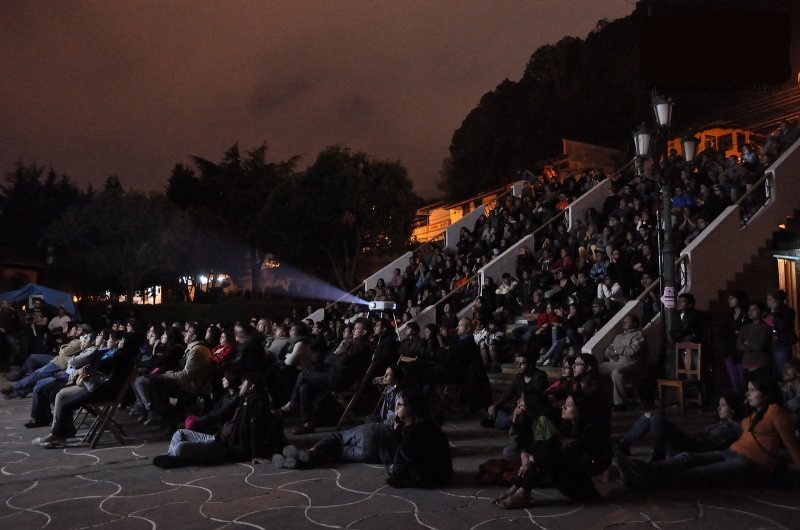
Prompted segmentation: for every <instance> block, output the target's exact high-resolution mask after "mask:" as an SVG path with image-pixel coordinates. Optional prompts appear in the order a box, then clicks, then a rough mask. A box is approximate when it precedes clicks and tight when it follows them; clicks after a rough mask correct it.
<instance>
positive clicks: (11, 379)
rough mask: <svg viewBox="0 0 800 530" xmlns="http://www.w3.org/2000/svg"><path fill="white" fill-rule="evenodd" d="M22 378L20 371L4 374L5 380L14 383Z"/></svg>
mask: <svg viewBox="0 0 800 530" xmlns="http://www.w3.org/2000/svg"><path fill="white" fill-rule="evenodd" d="M20 379H22V372H11V373H8V374H6V381H9V382H11V383H14V382H16V381H19V380H20Z"/></svg>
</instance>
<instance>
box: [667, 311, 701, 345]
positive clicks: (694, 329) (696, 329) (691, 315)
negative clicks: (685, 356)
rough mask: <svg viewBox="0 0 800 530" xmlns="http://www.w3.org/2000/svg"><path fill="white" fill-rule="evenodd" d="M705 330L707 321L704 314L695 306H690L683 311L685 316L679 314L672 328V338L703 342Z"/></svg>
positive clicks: (679, 340)
mask: <svg viewBox="0 0 800 530" xmlns="http://www.w3.org/2000/svg"><path fill="white" fill-rule="evenodd" d="M704 332H705V322H704V318H703V315H702V314H701V313H700V311H698V310H697V309H694V308H689V309H687V310H686V311H684V312H683V316H681V315H680V314H678V318H677V319H675V323H674V324H673V330H672V333H671V334H672V338H673V339H674V340H675V342H698V343H701V342H703V337H704V334H705V333H704Z"/></svg>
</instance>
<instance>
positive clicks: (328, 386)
mask: <svg viewBox="0 0 800 530" xmlns="http://www.w3.org/2000/svg"><path fill="white" fill-rule="evenodd" d="M330 390H333V381H332V380H331V376H330V374H328V373H327V372H301V373H300V375H299V376H297V381H296V382H295V384H294V389H293V390H292V398H291V402H292V404H294V405H299V406H300V419H301V420H302V421H303V422H305V423H310V422H313V421H314V413H315V412H316V401H317V400H316V397H317V396H318V395H319V394H320V393H321V392H326V391H330Z"/></svg>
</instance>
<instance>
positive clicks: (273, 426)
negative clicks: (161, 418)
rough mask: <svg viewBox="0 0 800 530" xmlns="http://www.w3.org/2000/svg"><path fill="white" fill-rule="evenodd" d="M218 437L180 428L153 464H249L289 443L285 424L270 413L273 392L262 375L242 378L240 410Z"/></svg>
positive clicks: (232, 413) (224, 420)
mask: <svg viewBox="0 0 800 530" xmlns="http://www.w3.org/2000/svg"><path fill="white" fill-rule="evenodd" d="M226 412H227V413H228V416H227V417H222V416H221V417H220V418H218V420H219V421H220V422H222V423H221V425H220V427H219V429H218V430H217V431H216V432H215V434H205V433H202V432H196V431H192V430H189V429H180V430H178V431H176V432H175V433H174V434H173V435H172V439H171V441H170V444H169V449H167V454H164V455H158V456H156V457H155V458H153V465H155V466H157V467H160V468H162V469H169V468H175V467H182V466H190V465H201V464H218V463H224V462H247V461H251V460H253V459H256V458H266V457H268V456H269V455H271V454H272V453H274V452H275V451H277V450H280V449H281V448H282V447H283V446H284V445H285V444H286V439H285V437H284V436H283V423H282V422H281V421H280V419H277V418H275V417H274V416H273V415H272V414H270V406H269V393H268V392H267V390H266V388H264V385H263V383H262V382H261V376H260V375H258V374H253V373H248V374H244V375H243V377H242V383H241V385H240V386H239V391H238V399H237V405H236V407H234V408H233V410H231V408H226Z"/></svg>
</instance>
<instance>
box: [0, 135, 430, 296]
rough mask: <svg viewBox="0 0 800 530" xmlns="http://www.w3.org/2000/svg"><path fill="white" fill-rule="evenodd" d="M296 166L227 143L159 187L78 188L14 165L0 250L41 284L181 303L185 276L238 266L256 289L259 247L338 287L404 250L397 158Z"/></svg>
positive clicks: (411, 204)
mask: <svg viewBox="0 0 800 530" xmlns="http://www.w3.org/2000/svg"><path fill="white" fill-rule="evenodd" d="M297 163H298V158H297V157H294V158H291V159H289V160H286V161H277V162H273V161H270V160H269V158H268V149H267V145H266V144H263V145H261V146H258V147H257V148H255V149H253V150H250V151H247V152H245V153H241V152H240V149H239V147H238V145H234V146H232V147H231V148H230V149H228V150H227V151H226V152H225V153H224V155H223V156H222V159H221V160H220V161H219V162H214V161H210V160H206V159H203V158H200V157H192V159H191V165H184V164H177V165H176V166H175V167H174V168H173V170H172V173H171V176H170V178H169V180H168V182H167V185H166V190H165V193H158V192H150V193H143V192H138V191H131V190H125V189H124V188H123V186H122V184H121V182H120V181H119V179H118V178H116V177H114V176H112V177H109V178H108V179H107V180H106V182H105V185H104V187H103V189H102V190H101V191H99V192H95V191H94V190H93V189H92V188H91V186H90V187H89V188H88V189H87V190H81V189H80V188H79V187H78V186H76V185H75V183H74V182H73V181H72V180H71V179H70V178H69V177H68V176H66V175H59V174H57V173H56V172H55V171H54V170H53V169H49V170H46V169H44V168H42V167H38V166H36V165H35V164H30V165H25V164H22V163H19V164H17V166H16V167H15V168H14V169H13V170H12V171H10V172H8V173H7V174H6V179H5V184H4V185H2V187H0V242H1V243H0V252H3V253H4V254H5V256H4V257H5V258H6V259H8V256H9V255H10V254H14V255H19V256H22V257H24V261H27V262H29V263H38V264H41V265H44V264H45V263H46V262H48V261H49V263H48V264H47V267H46V269H45V277H46V279H47V281H48V283H49V284H51V285H54V286H60V287H63V288H68V289H71V290H73V291H74V292H77V293H80V294H98V293H102V292H103V291H107V290H108V291H111V292H112V293H120V294H126V295H128V296H129V297H130V296H131V295H132V294H133V293H134V292H135V291H137V290H139V289H142V288H144V287H146V286H150V285H162V286H164V287H165V288H167V289H172V290H174V291H175V292H178V293H182V294H183V297H184V299H188V281H187V279H188V278H193V279H194V280H193V281H195V282H196V281H197V278H198V276H199V275H201V274H208V273H221V272H225V273H228V274H230V275H231V276H234V277H241V276H242V274H243V273H245V272H246V271H249V272H250V274H251V278H250V282H246V283H245V285H244V287H245V288H247V289H249V288H251V286H252V287H253V288H254V289H255V290H258V289H259V288H260V287H259V286H260V276H261V273H260V265H261V263H262V261H263V260H264V258H265V256H266V255H267V254H271V255H274V256H275V257H276V258H277V260H278V261H285V262H286V263H288V264H291V265H293V266H295V267H298V268H300V269H304V270H306V271H307V272H310V273H312V274H314V275H317V276H320V277H322V278H325V279H327V280H331V281H335V282H337V283H339V285H341V286H342V287H345V288H348V289H349V288H350V287H352V286H353V284H355V282H356V280H358V279H360V278H358V275H357V273H358V271H359V265H360V263H361V261H362V260H363V258H364V257H365V256H369V255H374V254H387V253H388V254H392V253H395V252H397V251H399V250H401V249H404V248H405V245H406V244H407V241H408V239H409V236H410V234H411V227H412V223H413V219H414V214H415V211H416V208H417V207H418V206H419V199H418V197H417V196H416V195H415V194H414V192H413V190H412V185H411V181H410V180H409V179H408V177H407V175H406V170H405V168H403V167H402V165H400V163H399V162H390V161H381V160H374V159H372V158H370V157H369V156H367V155H366V154H364V153H360V152H351V151H350V150H348V149H343V148H340V147H330V148H328V149H326V150H324V151H322V152H321V153H320V154H319V156H318V158H317V160H316V161H315V162H314V163H313V164H312V165H311V166H310V167H309V168H308V169H307V170H305V171H298V169H297ZM48 257H49V258H48ZM129 299H130V298H129Z"/></svg>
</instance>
